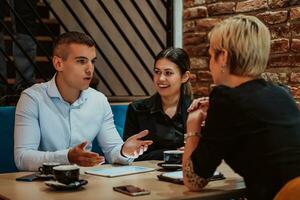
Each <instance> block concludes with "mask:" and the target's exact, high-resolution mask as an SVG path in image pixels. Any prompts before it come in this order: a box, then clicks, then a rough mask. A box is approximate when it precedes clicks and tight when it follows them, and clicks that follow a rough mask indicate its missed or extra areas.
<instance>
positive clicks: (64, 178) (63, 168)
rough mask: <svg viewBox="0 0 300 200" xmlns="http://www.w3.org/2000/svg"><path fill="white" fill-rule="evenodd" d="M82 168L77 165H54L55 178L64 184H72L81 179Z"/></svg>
mask: <svg viewBox="0 0 300 200" xmlns="http://www.w3.org/2000/svg"><path fill="white" fill-rule="evenodd" d="M79 174H80V170H79V167H78V166H75V165H60V166H57V167H53V175H54V178H55V179H56V180H57V181H58V182H60V183H63V184H66V185H68V184H70V183H73V182H75V181H78V180H79Z"/></svg>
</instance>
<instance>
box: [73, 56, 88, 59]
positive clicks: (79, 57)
mask: <svg viewBox="0 0 300 200" xmlns="http://www.w3.org/2000/svg"><path fill="white" fill-rule="evenodd" d="M75 59H88V58H87V57H84V56H77V57H75Z"/></svg>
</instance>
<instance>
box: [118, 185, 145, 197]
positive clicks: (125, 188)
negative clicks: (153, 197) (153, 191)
mask: <svg viewBox="0 0 300 200" xmlns="http://www.w3.org/2000/svg"><path fill="white" fill-rule="evenodd" d="M113 189H114V191H117V192H121V193H123V194H127V195H130V196H140V195H147V194H150V191H149V190H145V189H142V188H139V187H136V186H133V185H122V186H117V187H113Z"/></svg>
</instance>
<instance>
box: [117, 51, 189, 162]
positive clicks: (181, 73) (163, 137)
mask: <svg viewBox="0 0 300 200" xmlns="http://www.w3.org/2000/svg"><path fill="white" fill-rule="evenodd" d="M189 70H190V60H189V56H188V55H187V53H186V52H185V51H184V50H183V49H181V48H173V47H170V48H167V49H165V50H163V51H161V52H160V53H159V54H158V55H157V56H156V58H155V62H154V75H153V82H154V86H155V89H156V91H157V93H156V94H154V95H153V96H151V97H150V98H147V99H143V100H139V101H135V102H133V103H131V104H130V105H129V107H128V111H127V117H126V122H125V129H124V137H123V139H124V140H126V139H127V138H129V137H130V136H132V134H135V133H139V132H140V131H142V130H149V134H148V136H146V137H145V139H151V140H153V144H152V145H151V146H149V149H148V151H147V152H145V153H144V154H143V155H141V156H140V157H139V158H138V159H137V160H154V159H155V160H162V159H163V151H165V150H170V149H177V148H180V147H183V145H184V143H183V136H184V133H185V131H186V127H185V124H186V119H187V108H188V107H189V105H190V103H191V97H192V94H191V88H190V83H189V78H190V72H189ZM140 153H142V152H140Z"/></svg>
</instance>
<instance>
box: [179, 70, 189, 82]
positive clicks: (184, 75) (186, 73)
mask: <svg viewBox="0 0 300 200" xmlns="http://www.w3.org/2000/svg"><path fill="white" fill-rule="evenodd" d="M190 75H191V72H190V71H186V72H185V73H184V74H183V75H182V78H181V83H186V82H187V81H188V80H189V79H190Z"/></svg>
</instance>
